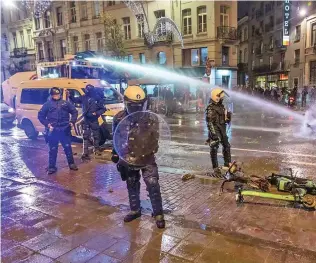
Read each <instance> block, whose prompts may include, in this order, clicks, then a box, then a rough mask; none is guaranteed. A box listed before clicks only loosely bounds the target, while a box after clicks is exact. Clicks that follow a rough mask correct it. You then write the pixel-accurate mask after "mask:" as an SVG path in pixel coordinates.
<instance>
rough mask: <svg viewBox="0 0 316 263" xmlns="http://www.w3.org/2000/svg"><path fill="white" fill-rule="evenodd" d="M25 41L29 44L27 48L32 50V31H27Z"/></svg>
mask: <svg viewBox="0 0 316 263" xmlns="http://www.w3.org/2000/svg"><path fill="white" fill-rule="evenodd" d="M27 40H28V42H29V47H30V48H32V47H33V36H32V30H31V29H28V30H27Z"/></svg>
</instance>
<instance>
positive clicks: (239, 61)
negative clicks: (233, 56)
mask: <svg viewBox="0 0 316 263" xmlns="http://www.w3.org/2000/svg"><path fill="white" fill-rule="evenodd" d="M241 62H242V50H239V54H238V63H241Z"/></svg>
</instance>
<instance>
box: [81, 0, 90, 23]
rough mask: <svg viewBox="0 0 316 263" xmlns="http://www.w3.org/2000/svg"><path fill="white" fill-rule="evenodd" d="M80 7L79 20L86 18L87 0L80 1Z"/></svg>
mask: <svg viewBox="0 0 316 263" xmlns="http://www.w3.org/2000/svg"><path fill="white" fill-rule="evenodd" d="M80 9H81V20H87V19H88V10H87V1H82V2H81V5H80Z"/></svg>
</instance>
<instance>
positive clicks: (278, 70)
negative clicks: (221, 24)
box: [238, 1, 316, 89]
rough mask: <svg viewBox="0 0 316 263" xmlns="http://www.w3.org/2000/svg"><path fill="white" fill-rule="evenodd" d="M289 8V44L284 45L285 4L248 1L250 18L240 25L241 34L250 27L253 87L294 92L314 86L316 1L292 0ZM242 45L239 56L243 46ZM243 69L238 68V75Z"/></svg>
mask: <svg viewBox="0 0 316 263" xmlns="http://www.w3.org/2000/svg"><path fill="white" fill-rule="evenodd" d="M290 6H291V11H290V17H289V19H288V20H289V21H288V23H289V42H288V44H286V45H285V43H283V35H284V32H283V29H284V23H285V22H284V12H283V8H284V1H264V2H263V1H262V2H259V1H252V2H249V7H248V16H247V17H243V18H242V19H240V20H239V22H238V24H239V28H238V31H239V32H241V31H242V29H243V28H245V27H246V26H248V35H249V39H248V61H247V63H248V75H249V85H250V86H252V87H254V86H256V85H257V86H261V87H263V88H267V87H269V88H271V87H274V86H278V87H280V88H283V87H285V88H289V89H293V88H294V87H295V86H297V87H303V86H311V85H314V84H315V78H316V75H315V74H316V70H315V65H316V62H315V54H316V49H315V48H314V47H315V41H316V22H315V18H316V2H313V1H290ZM246 20H247V21H248V22H245V21H246ZM239 43H240V44H239V51H238V52H239V55H240V54H241V53H242V52H243V51H242V50H244V47H243V46H244V44H243V42H242V41H240V42H239ZM243 70H244V69H243V68H239V76H241V75H242V72H243ZM241 78H243V77H241ZM239 83H240V84H244V83H245V82H243V81H242V80H240V81H239Z"/></svg>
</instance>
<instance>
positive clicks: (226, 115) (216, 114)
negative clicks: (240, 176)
mask: <svg viewBox="0 0 316 263" xmlns="http://www.w3.org/2000/svg"><path fill="white" fill-rule="evenodd" d="M223 98H224V91H223V90H221V89H213V90H212V92H211V100H210V104H209V105H208V106H207V108H206V124H207V128H208V134H209V138H208V142H209V144H210V155H211V161H212V166H213V168H214V169H216V168H218V160H217V151H218V148H219V144H222V146H223V157H224V166H227V167H228V166H229V165H230V163H231V154H230V144H229V141H228V136H227V133H226V125H227V124H228V123H229V122H230V120H231V113H230V112H227V110H226V109H225V107H224V105H223V103H222V101H223Z"/></svg>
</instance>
